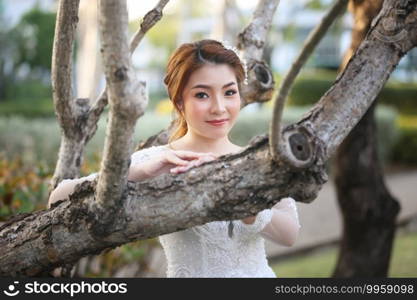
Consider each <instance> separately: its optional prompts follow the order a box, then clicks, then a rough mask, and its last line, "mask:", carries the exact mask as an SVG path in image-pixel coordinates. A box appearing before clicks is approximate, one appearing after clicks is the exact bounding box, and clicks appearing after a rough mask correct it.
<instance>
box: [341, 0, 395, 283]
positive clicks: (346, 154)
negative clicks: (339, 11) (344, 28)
mask: <svg viewBox="0 0 417 300" xmlns="http://www.w3.org/2000/svg"><path fill="white" fill-rule="evenodd" d="M381 6H382V1H381V0H378V1H370V0H365V1H363V0H359V1H357V0H354V1H351V3H350V9H351V11H352V12H353V13H354V16H355V26H354V29H353V32H352V44H351V47H350V49H349V50H348V52H347V53H346V56H345V59H344V62H345V63H346V62H347V61H348V60H349V59H350V56H351V55H352V54H353V53H354V52H355V51H356V49H357V47H358V46H359V45H360V43H361V41H362V40H363V39H364V37H365V35H366V33H367V31H368V30H369V28H370V24H371V21H372V19H373V18H374V17H375V16H376V15H377V14H378V12H379V10H380V9H381ZM374 111H375V103H374V104H373V105H372V106H371V107H370V109H369V110H368V111H367V113H366V114H365V115H364V117H363V118H362V119H361V120H360V122H359V123H358V124H357V125H356V127H355V128H354V129H353V130H352V132H351V133H350V134H349V135H348V137H347V138H346V139H345V140H344V141H343V143H342V144H341V146H340V147H339V149H338V151H337V155H336V160H335V182H336V190H337V199H338V203H339V206H340V208H341V212H342V216H343V237H342V241H341V245H340V252H339V257H338V260H337V265H336V268H335V270H334V273H333V276H334V277H376V276H377V277H385V276H387V273H388V267H389V262H390V257H391V249H392V243H393V239H394V235H395V221H396V217H397V214H398V212H399V209H400V208H399V203H398V202H397V201H396V200H395V199H394V198H393V197H392V196H391V195H390V193H389V191H388V189H387V188H386V186H385V183H384V178H383V177H384V175H383V171H382V168H381V166H380V161H379V158H378V152H377V143H376V125H375V116H374Z"/></svg>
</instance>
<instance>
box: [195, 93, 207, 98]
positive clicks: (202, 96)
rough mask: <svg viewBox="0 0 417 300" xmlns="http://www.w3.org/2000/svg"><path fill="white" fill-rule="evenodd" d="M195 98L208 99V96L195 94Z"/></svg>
mask: <svg viewBox="0 0 417 300" xmlns="http://www.w3.org/2000/svg"><path fill="white" fill-rule="evenodd" d="M195 96H196V97H197V98H199V99H202V98H207V97H208V95H207V94H206V93H203V92H200V93H197V94H195Z"/></svg>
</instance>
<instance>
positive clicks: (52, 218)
mask: <svg viewBox="0 0 417 300" xmlns="http://www.w3.org/2000/svg"><path fill="white" fill-rule="evenodd" d="M253 170H257V173H256V174H254V173H253ZM323 172H324V170H323V169H321V170H317V171H316V173H315V174H311V173H310V171H308V170H307V171H306V172H305V173H303V174H302V173H297V174H296V173H293V174H292V176H290V177H288V169H287V168H285V167H280V166H278V165H276V164H274V163H271V160H270V158H269V157H268V142H267V139H266V137H264V138H263V139H261V140H260V141H259V142H256V143H254V144H253V146H251V147H250V148H248V149H247V150H245V151H243V152H241V153H239V154H234V155H227V156H222V157H221V158H219V159H218V160H216V161H211V162H208V163H205V164H203V165H201V166H200V167H198V169H196V168H193V169H191V170H190V171H188V172H187V173H184V174H178V175H177V176H176V175H171V174H163V175H161V176H159V177H157V178H153V179H149V180H146V181H142V182H138V183H133V182H129V183H128V185H127V186H126V187H125V191H124V193H123V197H122V199H121V201H120V205H119V206H118V209H116V210H113V214H114V218H112V220H111V223H110V224H106V225H103V224H102V221H101V220H99V218H101V216H98V215H97V213H96V211H95V210H94V209H92V208H91V205H90V204H91V203H93V202H94V201H95V199H94V189H95V182H89V181H85V182H84V183H82V184H81V185H78V186H77V187H76V191H75V193H74V194H72V195H71V196H70V200H63V201H60V202H57V203H56V204H54V205H53V207H52V208H51V209H49V210H44V211H39V212H35V213H33V214H30V215H26V216H21V217H20V218H21V219H20V220H19V221H13V220H12V221H11V223H8V224H5V225H3V227H2V228H0V275H5V274H8V275H9V276H10V275H11V276H16V275H29V276H33V275H36V274H37V273H38V272H40V271H41V270H47V269H52V268H54V267H57V266H59V265H61V264H63V263H64V262H66V263H68V262H70V261H76V260H77V259H79V258H80V257H82V256H85V255H88V254H98V253H99V252H100V251H102V250H104V249H106V248H114V247H117V246H119V245H122V244H125V243H128V242H131V241H134V240H138V239H148V238H152V237H156V236H159V235H162V234H165V233H170V232H174V231H177V230H181V229H185V228H189V227H192V226H197V225H201V224H204V223H206V222H210V221H215V220H225V219H227V220H230V219H242V218H244V217H247V216H249V215H253V214H255V213H256V212H258V211H260V210H262V209H264V208H267V207H271V206H272V205H274V204H275V203H276V202H278V200H279V199H280V198H282V197H285V196H288V195H295V196H296V197H297V199H301V200H302V201H311V200H313V199H314V198H315V197H316V196H317V192H318V190H319V188H320V186H321V184H322V183H323V182H322V178H323V175H322V174H321V173H323ZM289 178H291V179H289ZM299 193H300V194H299ZM62 241H65V243H63V242H62ZM41 249H42V250H41ZM28 251H30V255H29V252H28Z"/></svg>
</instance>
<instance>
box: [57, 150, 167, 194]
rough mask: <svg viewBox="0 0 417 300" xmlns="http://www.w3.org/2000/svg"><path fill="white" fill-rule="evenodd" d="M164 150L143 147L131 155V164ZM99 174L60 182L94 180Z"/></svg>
mask: <svg viewBox="0 0 417 300" xmlns="http://www.w3.org/2000/svg"><path fill="white" fill-rule="evenodd" d="M162 150H164V146H152V147H149V148H146V149H142V150H139V151H136V152H134V153H133V154H132V155H131V156H130V164H131V165H135V164H138V163H140V162H143V161H146V160H148V159H149V158H151V157H152V156H153V155H154V154H156V153H160V152H161V151H162ZM97 175H98V172H95V173H92V174H90V175H88V176H84V177H80V178H74V179H64V180H62V181H61V182H60V183H59V184H58V186H59V185H61V184H65V183H67V182H70V181H72V182H74V181H77V183H80V182H82V181H84V180H89V181H93V180H94V179H95V178H96V177H97Z"/></svg>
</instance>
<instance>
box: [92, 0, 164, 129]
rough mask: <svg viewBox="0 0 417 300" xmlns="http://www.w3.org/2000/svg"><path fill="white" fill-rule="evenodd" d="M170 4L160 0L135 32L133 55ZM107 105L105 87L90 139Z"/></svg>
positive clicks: (95, 107)
mask: <svg viewBox="0 0 417 300" xmlns="http://www.w3.org/2000/svg"><path fill="white" fill-rule="evenodd" d="M168 2H169V0H160V1H159V2H158V4H157V5H156V6H155V7H154V8H153V9H152V10H150V11H149V12H148V13H147V14H146V15H145V16H144V18H143V21H142V22H141V24H140V27H139V29H138V30H137V31H136V32H135V34H134V36H133V38H132V39H131V41H130V46H129V48H130V54H131V55H132V54H133V53H134V52H135V50H136V49H137V47H138V45H139V43H140V42H141V40H142V39H143V37H144V36H145V34H146V33H147V32H148V31H149V30H150V29H151V28H152V27H153V26H154V25H155V24H156V23H157V22H158V21H159V20H160V19H161V18H162V10H163V9H164V7H165V6H166V5H167V4H168ZM107 103H108V97H107V87H105V88H104V89H103V90H102V91H101V93H100V95H99V96H98V97H97V99H96V101H95V102H94V104H93V106H92V107H91V109H90V114H89V119H88V124H89V126H90V127H89V128H91V129H92V132H91V133H90V134H89V136H90V137H92V136H93V135H94V133H95V131H96V130H97V125H96V124H97V122H98V119H99V118H100V115H101V113H102V112H103V110H104V108H105V107H106V106H107Z"/></svg>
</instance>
